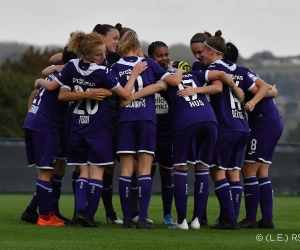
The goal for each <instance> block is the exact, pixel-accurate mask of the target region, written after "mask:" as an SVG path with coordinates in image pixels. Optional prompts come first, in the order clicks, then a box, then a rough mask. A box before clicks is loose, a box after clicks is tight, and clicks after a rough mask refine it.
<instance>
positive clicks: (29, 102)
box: [27, 89, 39, 110]
mask: <svg viewBox="0 0 300 250" xmlns="http://www.w3.org/2000/svg"><path fill="white" fill-rule="evenodd" d="M38 91H39V90H38V89H35V90H33V91H32V92H31V95H30V97H29V101H28V107H27V108H28V110H29V109H30V107H31V105H32V103H33V100H34V98H35V97H36V94H37V93H38Z"/></svg>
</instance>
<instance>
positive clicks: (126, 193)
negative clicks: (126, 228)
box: [119, 175, 131, 219]
mask: <svg viewBox="0 0 300 250" xmlns="http://www.w3.org/2000/svg"><path fill="white" fill-rule="evenodd" d="M119 195H120V202H121V207H122V212H123V217H124V219H131V217H130V203H131V177H127V176H121V175H120V177H119Z"/></svg>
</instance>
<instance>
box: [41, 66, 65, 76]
mask: <svg viewBox="0 0 300 250" xmlns="http://www.w3.org/2000/svg"><path fill="white" fill-rule="evenodd" d="M64 67H65V64H63V65H51V66H48V67H47V68H45V69H43V71H42V75H43V76H48V75H51V74H53V73H55V72H61V71H62V70H63V68H64Z"/></svg>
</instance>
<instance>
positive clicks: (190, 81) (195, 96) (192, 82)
mask: <svg viewBox="0 0 300 250" xmlns="http://www.w3.org/2000/svg"><path fill="white" fill-rule="evenodd" d="M189 83H191V84H192V87H193V88H197V85H196V83H195V82H194V80H193V79H188V80H182V81H181V83H180V84H179V85H178V89H179V90H182V89H184V87H183V85H182V84H189ZM184 99H185V100H186V101H187V102H190V101H192V100H197V94H196V95H193V96H192V100H191V99H190V97H189V96H186V97H184Z"/></svg>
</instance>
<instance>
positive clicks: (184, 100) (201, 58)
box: [21, 24, 283, 230]
mask: <svg viewBox="0 0 300 250" xmlns="http://www.w3.org/2000/svg"><path fill="white" fill-rule="evenodd" d="M120 35H121V36H122V37H121V38H120ZM221 35H222V33H221V32H220V31H217V32H216V33H215V36H211V34H210V33H208V32H205V33H197V34H195V35H194V36H193V37H192V39H191V42H190V46H191V50H192V52H193V54H194V55H195V57H196V59H197V60H196V62H195V63H194V64H193V67H192V69H191V67H189V65H187V64H186V63H184V62H179V63H178V62H177V63H176V62H175V63H173V64H172V63H171V61H170V56H169V52H168V47H167V45H166V44H165V43H163V42H158V41H157V42H153V43H152V44H150V45H149V48H148V56H149V57H147V58H145V56H144V55H143V53H142V51H141V46H140V42H139V39H138V36H137V34H136V33H135V32H134V31H133V30H131V29H128V28H123V27H122V26H121V25H120V24H117V25H116V26H111V25H107V24H105V25H100V24H98V25H96V26H95V28H94V30H93V32H92V33H90V34H85V33H83V32H73V33H71V35H70V40H69V43H68V44H67V46H66V48H65V50H64V52H63V54H62V56H61V55H58V56H57V55H56V57H57V58H58V59H57V58H56V59H54V60H56V63H57V64H58V61H62V62H63V63H64V64H65V63H67V62H68V63H67V64H66V66H51V67H49V69H48V68H47V69H45V72H46V74H47V75H49V76H48V77H47V78H46V79H38V80H37V81H36V83H35V87H36V88H37V90H36V91H34V92H33V94H32V96H31V98H30V105H29V106H30V107H29V112H28V115H27V117H26V120H25V122H24V126H23V127H24V131H25V143H26V152H27V157H28V165H29V166H36V167H37V169H38V180H37V182H36V191H35V194H34V196H33V199H32V201H31V202H30V204H29V206H28V207H27V209H26V210H25V211H24V213H23V214H22V216H21V219H22V220H25V221H28V222H34V223H37V224H38V225H40V226H47V225H49V226H64V225H65V224H76V223H80V224H81V225H82V226H86V227H97V226H98V224H99V223H98V222H96V221H95V220H94V215H95V213H96V211H97V209H98V205H99V201H100V198H101V197H102V199H103V203H104V207H105V210H106V222H107V223H117V224H122V225H123V228H132V224H133V223H135V224H136V228H138V229H154V228H155V227H154V226H153V225H152V221H151V220H150V219H149V218H148V216H147V211H148V206H149V202H150V196H151V187H152V183H151V182H152V178H153V175H154V173H155V167H156V165H158V166H159V172H160V175H161V194H162V201H163V210H164V211H163V223H164V224H167V225H169V228H170V229H182V230H186V229H189V228H190V229H200V225H206V224H207V219H206V204H207V199H208V191H209V190H208V180H209V174H210V175H211V177H212V179H213V181H214V183H215V193H216V196H217V198H218V200H219V203H220V215H219V218H218V220H217V222H216V224H215V225H214V226H212V227H211V228H214V229H238V228H257V227H260V228H274V224H273V220H272V217H273V214H272V209H273V193H272V185H271V182H270V180H269V179H268V169H269V166H270V164H271V161H272V156H273V153H274V149H275V146H276V143H277V141H278V140H279V138H280V135H281V133H282V129H283V125H282V120H281V117H280V115H279V113H278V110H277V108H276V105H275V103H274V101H273V97H274V96H276V94H277V90H276V88H275V87H274V86H270V85H268V84H267V83H265V82H264V81H262V80H261V79H260V78H259V77H258V76H257V75H256V74H255V73H254V72H252V71H251V70H249V69H247V68H244V67H240V66H238V65H236V64H235V63H236V61H237V58H238V50H237V48H236V47H235V46H234V45H233V44H231V43H226V42H225V40H224V39H223V38H222V36H221ZM119 38H120V40H119ZM70 51H71V52H70ZM77 57H78V59H77ZM60 71H61V72H60ZM45 72H44V73H45ZM244 93H245V95H244ZM116 155H117V156H118V160H119V161H120V169H121V170H120V176H119V195H120V202H121V207H122V213H123V221H122V220H120V219H119V218H118V217H117V216H116V213H115V211H114V209H113V205H112V179H113V169H114V164H115V158H116ZM154 155H155V157H154ZM58 159H60V161H58ZM65 160H66V161H67V163H68V165H73V166H75V167H74V172H73V175H72V181H73V185H74V189H73V190H74V195H75V205H74V207H75V208H74V216H73V219H72V220H68V219H66V218H65V217H63V216H62V215H61V214H60V212H59V209H58V200H59V196H60V187H61V178H62V177H63V175H64V168H65V164H64V162H65ZM59 162H60V163H59ZM243 162H244V163H243ZM190 164H193V165H195V183H194V211H193V217H192V219H191V220H190V221H189V222H188V221H187V218H186V212H187V198H188V183H187V170H188V166H189V165H190ZM241 168H242V174H243V178H244V193H245V195H244V197H245V206H246V218H245V219H244V220H242V221H241V222H238V220H237V219H238V215H239V210H240V204H241V199H242V185H241V182H240V179H239V170H240V169H241ZM53 169H54V172H53ZM136 173H138V179H137V177H136ZM173 197H174V200H175V207H176V212H177V221H176V222H173V220H172V216H171V207H172V200H173ZM259 204H260V207H261V212H262V219H261V220H260V221H258V222H257V220H256V214H257V210H258V205H259ZM37 207H38V208H39V214H38V213H37V212H36V210H37Z"/></svg>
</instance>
